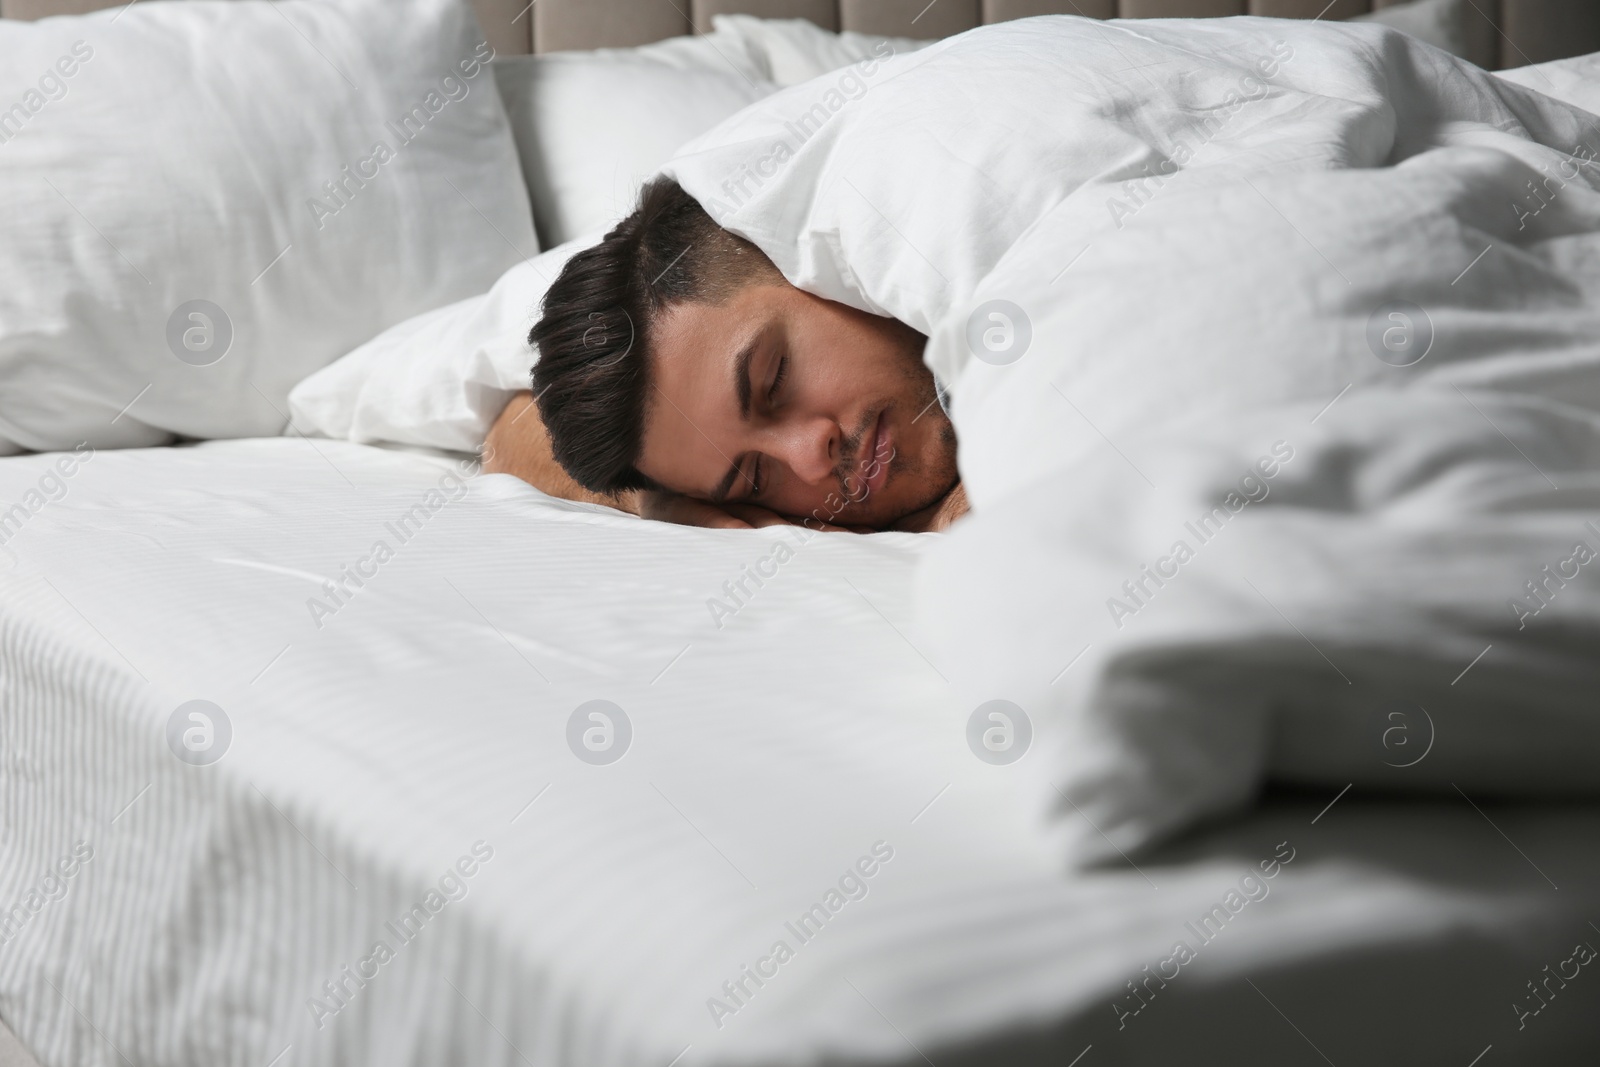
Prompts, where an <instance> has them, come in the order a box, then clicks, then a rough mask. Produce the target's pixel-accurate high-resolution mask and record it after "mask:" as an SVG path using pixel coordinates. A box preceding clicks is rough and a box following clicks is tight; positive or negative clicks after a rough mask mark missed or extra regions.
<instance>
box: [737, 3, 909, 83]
mask: <svg viewBox="0 0 1600 1067" xmlns="http://www.w3.org/2000/svg"><path fill="white" fill-rule="evenodd" d="M711 25H712V26H713V27H714V28H715V29H716V31H717V33H718V34H722V35H726V36H728V37H730V38H735V39H739V40H742V41H743V42H744V43H745V45H746V47H748V48H749V49H750V50H751V51H753V52H755V53H756V54H757V55H758V56H760V57H761V59H762V60H763V61H764V63H765V64H766V69H767V71H768V76H769V77H770V78H771V79H772V80H773V81H775V82H777V83H778V84H779V85H780V86H785V87H787V86H790V85H799V84H800V83H801V82H806V81H810V80H811V79H812V78H816V77H819V76H821V75H823V74H827V73H828V72H829V71H834V70H839V69H840V68H841V67H847V66H849V65H850V64H852V63H859V62H861V61H862V60H864V59H871V58H872V57H874V56H880V57H881V56H883V55H885V54H886V50H887V51H888V52H890V53H893V54H895V55H901V54H904V53H906V52H915V51H916V50H917V49H919V48H926V47H928V46H929V45H930V44H933V42H932V41H918V40H913V39H912V38H910V37H878V36H875V35H873V34H870V33H855V32H853V31H851V30H846V31H844V32H843V33H833V32H832V31H830V30H825V29H823V28H822V27H820V26H818V25H817V24H816V23H814V22H811V21H810V20H808V19H763V18H756V17H755V16H754V15H715V16H713V17H712V19H711Z"/></svg>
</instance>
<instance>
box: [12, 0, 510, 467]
mask: <svg viewBox="0 0 1600 1067" xmlns="http://www.w3.org/2000/svg"><path fill="white" fill-rule="evenodd" d="M492 54H493V50H492V49H491V48H490V47H489V46H488V45H487V44H486V43H484V42H483V37H482V35H481V34H480V33H479V31H478V28H477V26H476V24H475V23H474V21H473V18H472V15H471V13H470V11H469V9H468V8H467V6H466V5H465V4H464V3H461V2H460V0H344V2H341V3H338V4H329V3H317V2H302V0H286V2H283V3H266V2H261V0H231V2H210V0H197V2H193V3H183V4H138V5H133V6H124V7H121V8H118V9H116V10H106V11H101V12H97V13H95V14H91V15H86V16H81V17H70V18H49V19H43V20H41V21H38V22H16V21H5V20H0V115H3V121H0V134H3V136H0V140H3V141H4V143H0V204H4V205H5V212H6V223H5V239H4V241H0V440H3V441H5V442H7V443H8V444H9V445H10V446H12V448H13V450H14V449H15V447H17V446H20V447H23V448H29V449H64V448H71V447H73V446H74V445H75V444H77V443H78V442H80V441H88V442H89V443H90V444H91V445H94V446H96V447H115V446H128V445H155V444H162V443H165V442H167V441H169V440H171V439H172V437H173V436H174V435H181V436H185V437H197V438H205V437H240V436H257V435H266V434H277V433H278V432H279V431H281V430H282V429H283V425H284V413H285V411H286V399H287V396H288V393H289V390H290V388H292V387H293V385H294V384H295V383H296V382H298V381H299V380H300V379H301V378H303V377H305V376H306V374H308V373H309V372H311V371H314V370H316V369H318V368H319V367H322V366H324V365H326V364H327V363H329V362H331V361H332V360H333V359H335V358H337V357H338V356H339V355H340V354H342V353H344V352H347V351H349V350H350V348H351V346H353V345H355V344H358V343H360V342H361V341H364V340H366V339H367V338H369V337H371V336H373V335H374V334H375V333H377V332H378V331H379V330H382V329H383V328H385V327H387V326H389V325H390V324H392V323H395V322H398V321H400V320H401V319H403V318H405V317H406V316H408V315H413V314H416V312H417V311H418V310H420V309H424V308H431V307H437V306H439V305H441V304H445V303H448V302H450V301H452V300H459V299H461V298H462V297H464V296H467V295H470V294H472V293H481V292H483V290H484V289H485V288H486V287H487V286H489V285H490V284H492V283H493V281H494V279H495V278H497V277H498V276H499V275H500V274H501V272H502V271H504V270H505V268H506V266H507V264H509V263H512V262H515V261H516V260H517V259H518V258H521V256H524V255H532V254H534V253H536V252H537V251H538V245H537V243H536V239H535V237H534V233H533V227H532V220H531V218H530V213H529V210H528V204H527V197H526V194H525V192H524V189H523V185H522V180H521V176H520V174H519V172H518V167H517V159H516V152H515V149H514V147H513V145H512V141H511V134H510V127H509V125H508V124H507V122H506V118H505V112H504V109H503V108H502V106H501V103H500V98H499V96H498V94H497V93H496V92H495V91H494V86H493V82H492V79H491V76H490V75H489V74H488V66H487V62H486V61H487V60H488V58H489V57H490V56H491V55H492ZM402 134H404V136H402Z"/></svg>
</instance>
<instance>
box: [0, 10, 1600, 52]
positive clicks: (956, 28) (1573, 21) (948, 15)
mask: <svg viewBox="0 0 1600 1067" xmlns="http://www.w3.org/2000/svg"><path fill="white" fill-rule="evenodd" d="M125 2H126V0H0V16H4V17H7V18H19V19H31V18H40V17H43V16H45V15H55V14H72V13H79V12H83V11H92V10H94V9H96V8H102V7H113V6H117V5H119V4H122V3H125ZM1401 2H1403V0H533V2H531V3H530V2H529V0H472V4H473V7H475V8H476V9H477V11H478V19H479V21H480V22H482V24H483V28H484V33H485V35H486V36H487V37H488V39H489V43H490V44H492V45H493V46H494V48H495V50H496V51H497V52H500V53H502V54H517V53H524V52H557V51H562V50H565V49H571V48H602V47H608V46H613V47H615V46H628V45H638V44H645V43H647V42H649V41H655V40H659V39H661V38H663V37H672V36H675V35H677V34H683V33H694V32H703V31H705V30H708V29H710V28H711V16H713V15H717V14H728V13H742V14H748V15H762V16H765V17H768V18H807V19H810V20H811V21H813V22H815V23H817V24H818V25H819V26H822V27H824V28H826V29H830V30H859V31H861V32H863V33H880V34H886V35H890V36H895V37H924V38H932V37H946V36H949V35H950V34H952V33H960V32H961V31H962V30H969V29H971V28H972V27H974V26H979V25H982V24H984V23H987V22H1004V21H1006V20H1007V19H1016V18H1026V17H1027V16H1029V15H1052V14H1060V15H1086V16H1089V17H1092V18H1187V17H1211V16H1217V15H1272V16H1276V17H1279V18H1317V17H1319V16H1320V17H1322V18H1327V19H1343V18H1349V17H1350V16H1352V15H1359V14H1362V13H1363V12H1366V11H1370V10H1372V9H1373V8H1382V7H1389V6H1391V5H1393V4H1396V3H1401ZM1465 3H1466V4H1467V6H1468V9H1469V13H1470V15H1471V23H1472V25H1471V27H1470V29H1471V32H1472V34H1473V37H1474V39H1473V41H1472V42H1471V46H1472V47H1471V50H1472V53H1473V57H1474V58H1475V59H1477V60H1478V61H1479V62H1481V63H1483V64H1484V65H1485V66H1495V67H1520V66H1522V65H1524V64H1527V63H1542V62H1544V61H1545V60H1547V59H1561V58H1564V57H1566V56H1574V55H1583V54H1585V53H1587V52H1594V51H1600V0H1465Z"/></svg>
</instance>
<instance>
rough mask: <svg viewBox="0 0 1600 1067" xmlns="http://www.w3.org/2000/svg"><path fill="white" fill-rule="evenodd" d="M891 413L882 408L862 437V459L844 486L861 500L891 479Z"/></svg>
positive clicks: (855, 498) (892, 456) (854, 498)
mask: <svg viewBox="0 0 1600 1067" xmlns="http://www.w3.org/2000/svg"><path fill="white" fill-rule="evenodd" d="M888 414H889V409H888V408H884V409H882V410H880V411H879V412H878V417H877V419H876V420H875V421H874V422H873V424H872V428H871V429H870V430H868V431H867V433H865V434H863V435H862V437H861V445H862V448H861V458H860V460H859V461H858V462H857V464H856V469H855V470H854V471H853V472H852V475H851V478H850V479H849V483H848V484H847V485H846V486H845V488H846V489H848V490H850V492H849V494H848V495H849V497H850V498H851V499H853V500H855V501H857V502H858V503H859V502H860V501H863V500H865V499H866V498H867V497H869V496H871V495H872V494H873V493H876V492H878V490H880V489H882V488H883V486H884V483H885V482H887V481H888V480H889V464H890V462H891V461H893V459H894V448H893V435H892V434H890V432H889V419H888Z"/></svg>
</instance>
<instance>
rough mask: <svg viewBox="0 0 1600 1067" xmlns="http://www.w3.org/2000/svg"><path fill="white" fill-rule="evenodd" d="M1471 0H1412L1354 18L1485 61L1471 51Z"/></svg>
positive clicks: (1480, 62)
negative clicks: (1469, 14)
mask: <svg viewBox="0 0 1600 1067" xmlns="http://www.w3.org/2000/svg"><path fill="white" fill-rule="evenodd" d="M1467 3H1468V0H1411V2H1410V3H1408V4H1396V5H1395V6H1393V7H1386V8H1384V9H1382V10H1381V11H1373V12H1371V13H1370V14H1366V15H1356V16H1355V17H1354V18H1352V19H1350V21H1351V22H1376V23H1378V24H1380V25H1383V26H1391V27H1393V28H1394V29H1397V30H1399V31H1400V32H1401V33H1404V34H1408V35H1410V36H1412V37H1415V38H1416V39H1417V40H1419V41H1422V42H1423V43H1425V44H1431V45H1433V47H1435V48H1442V49H1444V50H1445V51H1446V52H1449V53H1450V54H1451V55H1453V56H1460V57H1461V58H1462V59H1469V60H1472V61H1473V62H1475V63H1479V64H1480V65H1484V64H1483V61H1482V59H1481V58H1480V57H1478V56H1473V55H1470V54H1469V53H1470V52H1471V50H1472V48H1471V44H1470V39H1469V37H1470V35H1469V34H1468V33H1467V12H1468V11H1469V10H1470V9H1469V8H1468V7H1467Z"/></svg>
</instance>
